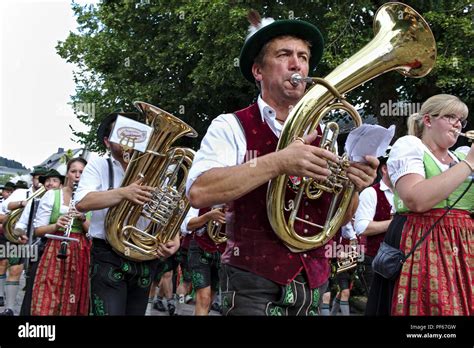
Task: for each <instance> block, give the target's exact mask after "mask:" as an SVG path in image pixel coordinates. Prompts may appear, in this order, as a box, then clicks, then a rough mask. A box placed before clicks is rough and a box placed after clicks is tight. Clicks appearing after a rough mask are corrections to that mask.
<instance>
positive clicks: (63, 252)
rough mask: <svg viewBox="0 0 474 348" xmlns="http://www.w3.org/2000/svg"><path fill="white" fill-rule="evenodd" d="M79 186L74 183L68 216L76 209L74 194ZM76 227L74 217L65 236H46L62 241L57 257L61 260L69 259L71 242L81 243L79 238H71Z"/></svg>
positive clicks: (65, 231) (66, 229)
mask: <svg viewBox="0 0 474 348" xmlns="http://www.w3.org/2000/svg"><path fill="white" fill-rule="evenodd" d="M78 185H79V183H78V182H75V183H74V186H73V188H72V195H71V201H70V202H69V210H68V214H71V212H73V211H74V210H75V208H74V206H75V205H74V194H75V193H76V190H77V186H78ZM73 225H74V216H72V217H71V220H69V223H68V224H67V226H66V228H65V229H64V234H63V235H62V236H57V235H55V234H46V235H45V237H47V238H50V239H56V240H60V241H61V246H60V248H59V252H58V255H57V256H56V257H57V258H58V259H60V260H65V259H67V247H68V245H69V242H79V239H77V238H71V237H70V235H71V231H72V227H73Z"/></svg>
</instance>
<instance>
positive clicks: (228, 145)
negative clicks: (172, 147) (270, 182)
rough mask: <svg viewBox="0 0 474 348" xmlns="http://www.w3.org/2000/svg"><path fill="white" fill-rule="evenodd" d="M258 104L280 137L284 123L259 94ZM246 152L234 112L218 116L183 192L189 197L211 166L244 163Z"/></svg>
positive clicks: (263, 115)
mask: <svg viewBox="0 0 474 348" xmlns="http://www.w3.org/2000/svg"><path fill="white" fill-rule="evenodd" d="M257 105H258V109H259V110H260V115H261V117H262V122H265V123H266V124H267V125H268V126H269V127H270V129H271V130H272V132H273V134H275V135H276V136H277V138H280V134H281V130H282V128H283V125H282V124H280V122H278V121H277V119H276V112H275V110H274V109H273V108H272V107H270V106H269V105H268V104H267V103H266V102H265V101H264V100H263V99H262V98H261V96H260V95H259V96H258V99H257ZM320 127H321V130H324V125H323V124H320ZM336 148H337V147H336ZM246 152H247V140H246V138H245V133H244V131H243V129H242V126H241V124H240V122H239V121H238V120H237V119H236V117H235V116H234V114H222V115H219V116H217V117H216V118H215V119H214V120H213V121H212V123H211V125H210V126H209V128H208V129H207V133H206V135H205V136H204V138H203V139H202V142H201V148H200V149H199V151H198V152H197V153H196V155H195V156H194V160H193V165H192V167H191V169H190V171H189V174H188V178H187V181H186V195H188V197H189V189H190V188H191V186H192V185H193V183H194V181H195V180H196V179H197V178H198V177H199V176H200V175H201V174H203V173H204V172H206V171H208V170H210V169H212V168H223V167H231V166H236V165H240V164H242V163H244V159H245V155H246ZM250 155H251V154H250Z"/></svg>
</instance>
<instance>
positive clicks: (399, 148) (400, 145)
mask: <svg viewBox="0 0 474 348" xmlns="http://www.w3.org/2000/svg"><path fill="white" fill-rule="evenodd" d="M423 155H424V146H423V143H422V142H421V140H420V139H419V138H417V137H415V136H413V135H406V136H404V137H401V138H400V139H398V140H397V141H396V142H395V144H393V146H392V149H391V151H390V155H389V157H388V161H387V168H388V174H389V176H390V180H391V181H392V183H393V185H394V186H395V185H396V183H397V181H398V179H400V178H401V177H402V176H404V175H407V174H419V175H421V176H422V177H425V167H424V164H423Z"/></svg>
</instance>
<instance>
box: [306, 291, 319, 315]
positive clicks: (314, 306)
mask: <svg viewBox="0 0 474 348" xmlns="http://www.w3.org/2000/svg"><path fill="white" fill-rule="evenodd" d="M311 295H312V297H313V301H312V302H311V306H309V310H308V315H310V316H315V315H318V305H319V298H320V295H319V289H318V288H316V289H312V290H311Z"/></svg>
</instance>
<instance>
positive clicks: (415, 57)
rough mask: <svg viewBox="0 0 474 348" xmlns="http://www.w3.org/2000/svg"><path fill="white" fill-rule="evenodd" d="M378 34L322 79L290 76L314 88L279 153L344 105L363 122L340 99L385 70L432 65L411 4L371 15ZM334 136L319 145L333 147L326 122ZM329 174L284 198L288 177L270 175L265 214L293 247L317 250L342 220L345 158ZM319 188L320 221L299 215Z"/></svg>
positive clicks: (347, 186) (346, 199)
mask: <svg viewBox="0 0 474 348" xmlns="http://www.w3.org/2000/svg"><path fill="white" fill-rule="evenodd" d="M374 32H375V34H376V36H375V37H374V39H372V41H371V42H369V43H368V44H367V45H366V46H365V47H363V48H362V49H361V50H360V51H359V52H357V53H356V54H355V55H353V56H352V57H351V58H349V59H348V60H346V61H345V62H344V63H342V64H341V65H340V66H338V67H337V68H336V69H335V70H334V71H332V72H331V73H330V74H329V75H328V76H326V78H325V79H321V78H311V79H310V80H308V78H307V77H301V76H293V77H292V78H291V82H292V83H293V84H297V83H306V82H309V81H311V82H313V83H315V86H314V87H312V88H311V89H310V90H309V91H308V92H307V93H306V94H305V95H304V96H303V98H302V99H301V100H300V101H299V102H298V104H296V106H295V107H294V108H293V109H292V111H291V112H290V114H289V116H288V118H287V120H286V122H285V125H284V126H283V129H282V133H281V136H280V139H279V142H278V146H277V151H278V150H282V149H284V148H286V147H287V146H288V145H290V144H291V143H292V142H293V141H294V140H295V139H296V138H298V137H302V136H303V135H305V134H308V133H310V132H312V131H313V130H315V129H316V128H317V127H318V125H319V124H320V123H321V120H322V119H323V117H324V116H325V115H327V114H328V113H329V112H330V111H332V110H336V109H342V110H344V111H346V112H347V113H348V114H349V115H350V116H351V117H352V119H353V121H354V123H355V126H356V127H358V126H360V125H361V123H362V120H361V118H360V116H359V114H358V113H357V111H356V110H355V108H354V107H352V106H351V105H350V104H349V103H348V102H347V101H346V100H345V98H344V96H343V94H344V93H347V92H349V91H351V90H352V89H354V88H356V87H357V86H359V85H360V84H362V83H365V82H367V81H369V80H371V79H373V78H375V77H377V76H379V75H381V74H383V73H386V72H388V71H391V70H397V71H398V72H399V73H401V74H402V75H404V76H407V77H423V76H425V75H427V74H428V73H429V72H430V71H431V69H432V68H433V66H434V64H435V60H436V43H435V40H434V37H433V34H432V32H431V30H430V28H429V25H428V24H427V23H426V22H425V20H424V19H423V18H422V17H421V16H420V15H419V14H418V13H417V12H416V11H415V10H413V9H412V8H411V7H409V6H407V5H405V4H402V3H398V2H392V3H386V4H384V5H382V6H381V7H380V8H379V9H378V11H377V13H376V14H375V17H374ZM328 128H330V129H331V130H332V134H331V133H329V132H325V135H323V139H322V140H321V142H320V146H322V147H324V148H326V149H330V150H331V151H333V152H336V151H335V144H336V141H337V133H338V126H337V124H336V123H334V122H331V123H329V124H326V129H328ZM329 166H330V168H329V169H330V170H331V175H330V176H329V177H328V179H327V180H326V181H325V182H317V181H315V180H313V179H311V178H302V179H301V183H300V185H299V188H298V190H297V192H296V194H295V196H294V197H286V188H287V185H288V182H289V180H290V178H289V177H288V176H287V175H280V176H278V177H277V178H275V179H272V180H271V181H270V183H269V187H268V191H267V212H268V217H269V221H270V223H271V226H272V228H273V230H274V232H275V233H276V234H277V235H278V237H279V238H280V239H282V240H283V242H284V243H285V244H286V245H287V247H288V248H289V249H291V250H293V251H296V252H301V251H305V250H309V249H314V248H318V247H320V246H322V245H324V244H325V243H327V242H328V241H329V240H330V239H331V238H332V237H333V236H334V234H335V233H336V232H337V230H338V229H339V228H340V226H341V225H342V223H343V222H344V221H343V220H344V216H345V213H346V211H347V209H348V207H349V203H350V201H351V197H352V193H353V190H354V187H353V184H352V183H351V182H350V181H349V180H348V178H347V176H346V169H347V167H348V166H349V162H348V160H347V158H345V157H340V163H339V164H336V163H330V164H329ZM322 192H327V193H329V194H331V195H332V199H331V202H330V207H329V211H328V214H327V216H326V220H325V223H324V225H319V224H315V223H313V222H311V221H308V219H307V218H303V217H302V216H301V215H302V214H301V213H300V212H299V207H300V205H301V202H302V199H303V197H306V198H308V199H318V198H319V197H320V195H321V194H322ZM295 221H297V222H299V223H302V224H303V225H304V226H305V229H307V230H309V231H310V232H311V233H308V234H307V235H308V236H302V235H300V234H298V233H296V230H295V227H294V225H295Z"/></svg>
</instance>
